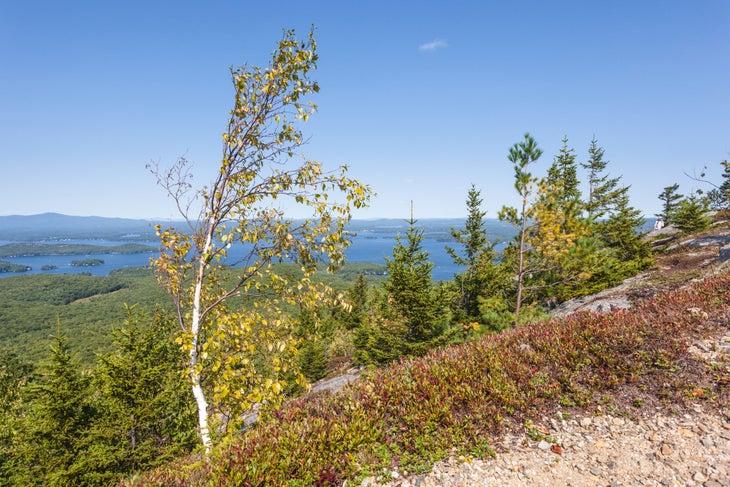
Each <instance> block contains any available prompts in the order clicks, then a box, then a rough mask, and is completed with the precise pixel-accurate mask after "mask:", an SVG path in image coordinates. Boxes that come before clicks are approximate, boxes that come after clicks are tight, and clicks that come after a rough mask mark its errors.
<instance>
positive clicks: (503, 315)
mask: <svg viewBox="0 0 730 487" xmlns="http://www.w3.org/2000/svg"><path fill="white" fill-rule="evenodd" d="M479 312H480V313H481V316H480V320H479V321H480V322H481V323H483V325H484V327H485V329H486V330H487V331H490V332H493V333H499V332H501V331H504V330H507V329H508V328H510V327H511V326H514V325H525V324H528V323H534V322H536V321H539V320H542V319H545V318H546V317H547V315H546V314H545V312H544V311H542V309H541V308H540V307H539V306H535V305H530V306H524V307H523V308H522V311H521V312H520V316H519V320H518V321H517V322H515V315H514V313H512V310H511V309H510V308H509V306H508V305H507V302H506V301H505V300H504V299H501V298H499V297H481V298H480V299H479Z"/></svg>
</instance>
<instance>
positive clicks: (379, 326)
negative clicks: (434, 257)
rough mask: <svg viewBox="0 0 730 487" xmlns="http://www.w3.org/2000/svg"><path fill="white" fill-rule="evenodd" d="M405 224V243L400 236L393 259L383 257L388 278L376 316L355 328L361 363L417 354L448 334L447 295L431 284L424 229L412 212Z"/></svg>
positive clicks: (385, 360) (394, 249) (441, 340)
mask: <svg viewBox="0 0 730 487" xmlns="http://www.w3.org/2000/svg"><path fill="white" fill-rule="evenodd" d="M408 224H409V226H408V231H407V232H406V239H405V242H404V241H403V239H402V238H401V237H400V235H399V236H398V237H397V238H396V245H395V247H393V256H392V258H388V259H386V267H387V269H388V277H387V279H386V280H385V281H384V282H383V285H382V290H383V292H382V294H381V298H380V303H379V304H380V306H379V308H378V312H377V316H373V317H371V318H370V319H369V320H368V321H367V323H365V324H361V325H360V327H359V328H358V330H357V331H356V337H355V345H356V346H357V348H358V350H359V351H358V355H359V357H360V360H361V361H363V362H366V363H384V362H388V361H391V360H395V359H397V358H399V357H403V356H412V355H422V354H423V353H425V352H426V351H427V350H428V349H429V348H431V347H433V346H435V345H437V344H439V343H444V340H446V337H447V335H445V332H446V331H447V326H448V321H449V316H448V312H447V306H446V303H447V299H446V296H445V295H444V292H443V290H442V289H438V288H434V287H433V283H432V281H431V269H432V268H433V263H431V262H430V260H429V254H428V252H427V251H425V250H424V249H423V245H422V243H421V242H422V240H423V230H422V229H419V228H418V227H417V226H416V220H415V219H414V218H413V216H411V219H410V220H408Z"/></svg>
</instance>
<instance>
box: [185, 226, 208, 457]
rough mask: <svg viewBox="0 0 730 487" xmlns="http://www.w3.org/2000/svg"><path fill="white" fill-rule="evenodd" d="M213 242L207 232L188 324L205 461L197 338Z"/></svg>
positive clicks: (204, 413)
mask: <svg viewBox="0 0 730 487" xmlns="http://www.w3.org/2000/svg"><path fill="white" fill-rule="evenodd" d="M212 242H213V236H212V232H211V231H208V234H207V235H206V238H205V245H204V246H203V249H202V251H201V253H200V261H199V266H198V269H197V270H198V275H197V276H196V279H195V292H194V294H193V309H192V316H191V324H190V333H191V335H192V344H191V345H192V346H191V347H190V363H189V366H190V381H191V383H192V388H193V396H194V397H195V403H196V405H197V407H198V428H199V429H200V440H201V441H202V443H203V447H204V448H205V457H206V459H207V458H209V457H210V452H211V449H212V446H213V444H212V442H211V439H210V429H209V427H208V401H207V400H206V399H205V392H204V391H203V387H202V386H201V385H200V372H199V370H198V359H199V357H198V338H199V337H200V317H201V297H202V291H203V278H204V276H205V266H206V265H207V264H206V256H207V255H208V254H209V252H210V248H211V245H212Z"/></svg>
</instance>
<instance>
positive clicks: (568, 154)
mask: <svg viewBox="0 0 730 487" xmlns="http://www.w3.org/2000/svg"><path fill="white" fill-rule="evenodd" d="M545 179H546V182H547V184H549V185H550V186H551V187H552V188H553V191H555V198H556V200H557V202H558V203H559V204H571V205H572V204H575V203H576V202H580V196H581V195H580V189H578V184H579V181H578V163H577V162H576V156H575V151H574V150H573V149H571V148H569V147H568V137H567V136H566V137H563V146H562V147H561V148H560V153H559V154H558V155H557V156H555V159H554V161H553V163H552V164H551V165H550V168H548V172H547V176H546V178H545Z"/></svg>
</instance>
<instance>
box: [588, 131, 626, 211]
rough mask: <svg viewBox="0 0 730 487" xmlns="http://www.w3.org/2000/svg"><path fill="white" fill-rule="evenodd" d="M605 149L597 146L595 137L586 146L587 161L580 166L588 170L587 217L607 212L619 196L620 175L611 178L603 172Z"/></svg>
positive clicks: (605, 163) (606, 163)
mask: <svg viewBox="0 0 730 487" xmlns="http://www.w3.org/2000/svg"><path fill="white" fill-rule="evenodd" d="M604 154H605V150H604V149H603V147H599V145H598V141H597V140H596V138H595V137H593V140H591V145H590V147H589V148H588V161H587V162H586V163H585V164H583V163H581V167H583V168H584V169H587V170H588V199H587V200H586V201H585V202H584V205H585V209H586V211H587V213H588V218H591V219H594V220H598V219H600V218H603V217H604V216H605V215H606V214H607V213H609V212H610V211H611V210H612V209H613V208H614V207H615V205H616V202H617V201H618V198H620V193H621V189H620V188H619V182H620V181H621V177H620V176H619V177H617V178H611V177H609V174H604V171H605V170H606V166H607V165H608V161H605V160H603V156H604Z"/></svg>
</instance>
